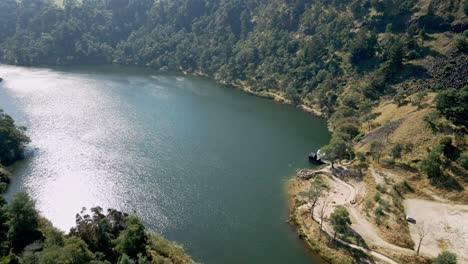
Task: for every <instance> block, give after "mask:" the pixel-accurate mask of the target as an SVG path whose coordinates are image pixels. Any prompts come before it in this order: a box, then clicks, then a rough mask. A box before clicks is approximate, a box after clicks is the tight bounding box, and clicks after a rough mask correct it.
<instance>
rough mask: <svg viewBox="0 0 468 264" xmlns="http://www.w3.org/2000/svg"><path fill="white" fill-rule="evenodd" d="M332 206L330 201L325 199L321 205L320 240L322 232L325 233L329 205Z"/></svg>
mask: <svg viewBox="0 0 468 264" xmlns="http://www.w3.org/2000/svg"><path fill="white" fill-rule="evenodd" d="M329 204H330V201H329V200H328V199H326V198H325V199H324V200H323V201H322V203H321V204H320V210H319V218H320V235H319V240H321V239H322V232H323V221H325V217H326V213H327V209H328V205H329Z"/></svg>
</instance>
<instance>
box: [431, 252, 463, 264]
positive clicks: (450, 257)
mask: <svg viewBox="0 0 468 264" xmlns="http://www.w3.org/2000/svg"><path fill="white" fill-rule="evenodd" d="M432 263H433V264H457V255H456V254H455V253H452V252H450V251H443V252H442V253H440V254H439V255H438V256H437V257H436V258H435V259H434V261H433V262H432Z"/></svg>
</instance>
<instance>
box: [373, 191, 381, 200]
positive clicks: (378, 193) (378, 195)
mask: <svg viewBox="0 0 468 264" xmlns="http://www.w3.org/2000/svg"><path fill="white" fill-rule="evenodd" d="M380 199H382V195H381V194H380V191H378V192H376V193H375V195H374V200H375V201H376V202H378V201H380Z"/></svg>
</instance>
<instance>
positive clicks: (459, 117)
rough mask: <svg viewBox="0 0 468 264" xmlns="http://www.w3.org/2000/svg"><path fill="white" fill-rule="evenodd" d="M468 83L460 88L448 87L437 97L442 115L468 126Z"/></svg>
mask: <svg viewBox="0 0 468 264" xmlns="http://www.w3.org/2000/svg"><path fill="white" fill-rule="evenodd" d="M466 102H468V85H467V86H464V87H463V88H462V89H460V90H455V89H448V90H445V91H442V92H440V93H439V94H438V95H437V98H436V107H437V110H438V111H439V113H440V114H441V115H443V116H444V117H446V118H447V119H448V120H450V121H452V122H453V123H454V124H455V125H463V126H465V127H467V126H468V104H467V103H466Z"/></svg>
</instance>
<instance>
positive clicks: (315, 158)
mask: <svg viewBox="0 0 468 264" xmlns="http://www.w3.org/2000/svg"><path fill="white" fill-rule="evenodd" d="M309 162H311V163H314V164H317V165H322V164H325V163H324V162H323V161H321V160H320V157H319V152H318V151H317V152H311V153H309Z"/></svg>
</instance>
